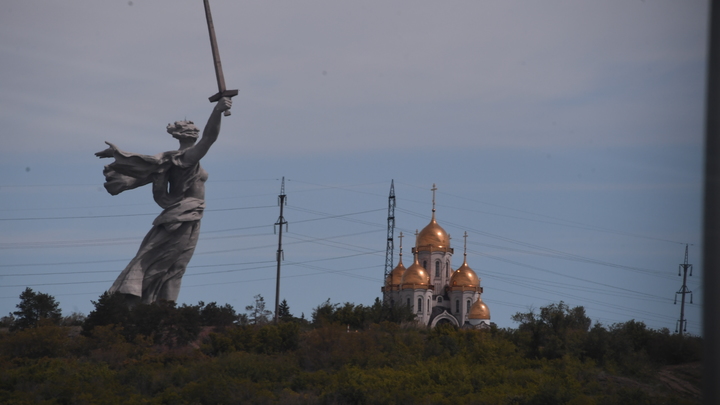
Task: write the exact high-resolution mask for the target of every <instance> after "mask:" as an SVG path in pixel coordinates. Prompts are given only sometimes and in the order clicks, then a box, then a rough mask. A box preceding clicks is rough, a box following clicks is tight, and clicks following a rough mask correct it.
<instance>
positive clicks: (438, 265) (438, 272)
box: [435, 260, 440, 277]
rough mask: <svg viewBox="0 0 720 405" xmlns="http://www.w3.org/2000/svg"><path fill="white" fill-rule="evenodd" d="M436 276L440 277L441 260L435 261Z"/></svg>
mask: <svg viewBox="0 0 720 405" xmlns="http://www.w3.org/2000/svg"><path fill="white" fill-rule="evenodd" d="M435 277H440V260H436V261H435Z"/></svg>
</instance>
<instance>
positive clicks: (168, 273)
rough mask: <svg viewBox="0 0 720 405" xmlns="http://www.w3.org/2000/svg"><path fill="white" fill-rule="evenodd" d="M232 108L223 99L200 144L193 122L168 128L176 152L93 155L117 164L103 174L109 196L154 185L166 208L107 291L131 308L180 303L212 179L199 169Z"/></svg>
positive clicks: (114, 148)
mask: <svg viewBox="0 0 720 405" xmlns="http://www.w3.org/2000/svg"><path fill="white" fill-rule="evenodd" d="M231 106H232V100H231V99H230V98H228V97H222V98H220V99H219V101H218V102H217V103H216V104H215V107H214V109H213V111H212V113H211V114H210V118H209V119H208V122H207V124H206V125H205V128H204V129H203V133H202V137H201V138H200V140H199V141H198V133H199V130H198V128H197V127H196V126H195V125H194V124H193V123H192V121H176V122H175V123H174V124H168V126H167V132H168V133H170V134H171V135H172V136H173V137H174V138H176V139H177V140H178V141H179V142H180V148H179V149H178V150H173V151H169V152H162V153H159V154H157V155H154V156H149V155H141V154H137V153H129V152H125V151H122V150H120V149H119V148H118V147H117V146H115V145H113V144H112V143H110V142H105V143H106V144H108V145H109V148H107V149H105V150H103V151H100V152H97V153H96V154H95V155H96V156H97V157H99V158H114V159H115V161H114V162H113V163H111V164H109V165H107V166H105V169H104V170H103V174H104V175H105V184H104V186H105V189H106V190H107V191H108V192H109V193H110V194H112V195H117V194H120V193H122V192H123V191H126V190H131V189H134V188H137V187H141V186H144V185H146V184H152V192H153V198H154V199H155V202H156V203H157V204H158V205H159V206H160V207H161V208H163V211H162V213H161V214H160V215H159V216H158V217H157V218H155V221H153V226H152V228H151V229H150V232H148V234H147V235H146V236H145V239H143V241H142V243H141V244H140V249H138V252H137V254H136V255H135V258H133V259H132V260H131V261H130V264H128V265H127V267H125V270H123V271H122V273H120V275H119V276H118V278H117V280H115V283H113V285H112V287H110V289H109V290H108V292H110V293H113V292H117V293H121V294H124V296H125V299H126V302H127V303H128V305H134V304H137V303H140V302H142V303H143V304H150V303H152V302H155V301H157V300H168V301H176V300H177V297H178V293H179V292H180V284H181V282H182V276H183V274H184V273H185V268H186V267H187V265H188V262H190V258H191V257H192V255H193V252H194V251H195V245H196V244H197V240H198V235H199V233H200V219H201V218H202V215H203V210H204V209H205V181H206V180H207V178H208V174H207V172H205V170H203V168H202V167H201V166H200V159H202V158H203V157H204V156H205V154H206V153H207V152H208V150H209V149H210V146H212V144H213V143H214V142H215V141H216V140H217V138H218V134H219V133H220V121H221V119H222V118H221V116H222V114H223V112H229V110H230V107H231ZM196 141H197V142H196Z"/></svg>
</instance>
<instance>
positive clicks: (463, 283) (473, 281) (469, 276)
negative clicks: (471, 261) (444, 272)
mask: <svg viewBox="0 0 720 405" xmlns="http://www.w3.org/2000/svg"><path fill="white" fill-rule="evenodd" d="M479 286H480V279H479V278H478V276H477V274H475V271H473V269H471V268H470V266H468V264H467V256H466V259H465V260H463V264H462V266H460V268H458V269H457V270H455V271H454V272H453V274H452V276H450V287H451V288H452V287H479Z"/></svg>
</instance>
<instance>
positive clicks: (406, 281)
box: [402, 254, 430, 288]
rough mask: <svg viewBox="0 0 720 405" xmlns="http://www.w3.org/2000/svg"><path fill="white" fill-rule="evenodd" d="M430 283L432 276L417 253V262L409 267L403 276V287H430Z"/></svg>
mask: <svg viewBox="0 0 720 405" xmlns="http://www.w3.org/2000/svg"><path fill="white" fill-rule="evenodd" d="M429 284H430V276H429V275H428V273H427V271H425V268H423V266H421V265H420V263H419V262H418V258H417V254H415V263H413V264H412V266H410V267H408V268H407V270H405V273H403V276H402V285H403V287H405V286H408V287H412V286H414V287H415V288H428V286H429Z"/></svg>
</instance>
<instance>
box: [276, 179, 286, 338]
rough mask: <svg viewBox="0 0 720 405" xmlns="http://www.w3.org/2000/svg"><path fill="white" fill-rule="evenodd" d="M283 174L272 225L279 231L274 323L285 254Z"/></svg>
mask: <svg viewBox="0 0 720 405" xmlns="http://www.w3.org/2000/svg"><path fill="white" fill-rule="evenodd" d="M285 197H286V196H285V176H283V178H282V183H281V185H280V195H279V196H278V205H280V218H278V220H277V222H275V226H273V230H276V229H277V228H276V227H279V229H280V232H277V231H276V233H277V234H278V250H277V282H276V284H275V323H276V324H277V323H278V309H279V308H280V262H281V261H282V260H283V259H284V258H285V255H284V253H283V250H282V232H283V225H285V230H286V231H287V226H288V225H287V221H285V218H283V207H284V206H285V205H286V204H287V201H285Z"/></svg>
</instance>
